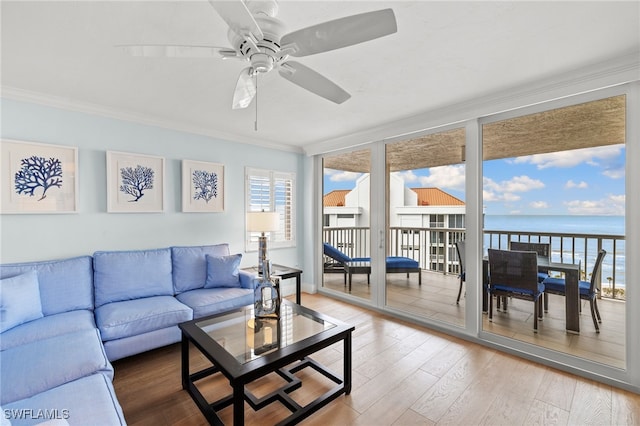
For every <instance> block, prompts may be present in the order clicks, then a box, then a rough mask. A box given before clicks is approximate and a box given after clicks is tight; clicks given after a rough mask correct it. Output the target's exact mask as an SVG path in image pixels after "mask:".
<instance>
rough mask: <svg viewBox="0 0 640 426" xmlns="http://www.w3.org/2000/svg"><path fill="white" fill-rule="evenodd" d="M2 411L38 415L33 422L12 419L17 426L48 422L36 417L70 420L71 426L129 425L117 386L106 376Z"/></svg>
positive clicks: (63, 387) (74, 383) (92, 377)
mask: <svg viewBox="0 0 640 426" xmlns="http://www.w3.org/2000/svg"><path fill="white" fill-rule="evenodd" d="M2 408H3V409H4V410H9V411H8V412H9V413H10V414H11V413H12V412H14V413H25V412H26V413H31V412H33V413H34V415H33V416H31V417H32V418H28V416H22V418H18V415H16V416H12V419H11V424H12V425H13V426H21V425H35V424H41V422H43V421H46V420H47V419H45V418H42V417H40V418H36V416H35V414H36V413H37V414H42V415H48V416H49V418H52V419H56V420H67V421H68V422H69V424H71V425H87V426H90V425H96V426H97V425H125V424H126V421H125V418H124V415H123V414H122V408H121V407H120V404H119V403H118V399H117V398H116V394H115V391H114V389H113V385H112V383H111V381H110V380H109V378H108V377H107V376H105V375H104V374H92V375H90V376H86V377H82V378H80V379H78V380H74V381H72V382H69V383H66V384H64V385H61V386H58V387H55V388H53V389H49V390H47V391H45V392H42V393H39V394H37V395H35V396H33V397H31V398H26V399H22V400H20V401H16V402H13V403H11V404H8V405H6V406H3V407H2ZM30 410H32V411H30ZM40 410H43V411H40ZM45 410H48V411H45ZM3 413H4V412H3ZM47 424H49V423H47ZM55 424H57V423H55Z"/></svg>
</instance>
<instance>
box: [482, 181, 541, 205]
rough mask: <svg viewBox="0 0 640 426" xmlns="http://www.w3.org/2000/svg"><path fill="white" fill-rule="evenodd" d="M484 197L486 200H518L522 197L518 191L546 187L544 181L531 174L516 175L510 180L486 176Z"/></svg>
mask: <svg viewBox="0 0 640 426" xmlns="http://www.w3.org/2000/svg"><path fill="white" fill-rule="evenodd" d="M483 183H484V190H483V194H484V195H483V197H484V198H483V199H484V200H485V201H518V200H520V199H521V198H522V197H520V196H519V195H517V193H518V192H528V191H531V190H534V189H542V188H544V183H543V182H542V181H540V180H538V179H531V178H530V177H529V176H524V175H523V176H514V177H513V178H511V179H510V180H503V181H501V182H496V181H494V180H493V179H491V178H488V177H485V178H484V181H483Z"/></svg>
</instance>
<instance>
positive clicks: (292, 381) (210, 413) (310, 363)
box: [183, 357, 351, 425]
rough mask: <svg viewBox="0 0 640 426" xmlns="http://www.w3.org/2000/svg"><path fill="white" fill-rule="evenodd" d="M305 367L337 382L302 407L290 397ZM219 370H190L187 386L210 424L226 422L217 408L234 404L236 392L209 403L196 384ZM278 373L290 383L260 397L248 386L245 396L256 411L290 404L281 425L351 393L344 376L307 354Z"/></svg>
mask: <svg viewBox="0 0 640 426" xmlns="http://www.w3.org/2000/svg"><path fill="white" fill-rule="evenodd" d="M306 367H311V368H313V369H314V370H316V371H317V372H319V373H320V374H322V375H323V376H325V377H326V378H328V379H330V380H331V381H333V382H335V383H336V384H337V385H338V386H336V387H334V388H333V389H331V390H330V391H328V392H326V393H324V394H323V395H321V396H319V397H318V398H316V399H315V400H313V401H312V402H310V403H309V404H307V405H306V406H304V407H303V406H301V405H299V404H298V403H297V402H296V401H295V400H294V399H293V398H291V397H290V396H289V394H290V393H291V392H293V391H294V390H296V389H299V388H300V387H301V386H302V381H301V380H300V379H299V378H298V377H296V376H295V373H297V372H298V371H300V370H303V369H304V368H306ZM217 373H220V371H219V370H218V369H217V368H216V367H211V368H208V369H206V370H203V371H199V372H197V373H194V374H190V375H189V379H188V382H187V383H186V386H187V387H186V388H185V390H187V391H188V392H189V394H190V395H191V397H192V398H193V399H194V401H195V402H196V404H197V405H198V407H199V408H200V411H202V414H203V415H204V416H205V417H206V419H207V421H208V422H209V423H210V424H212V425H223V423H222V421H221V420H220V418H219V417H218V415H217V414H216V412H217V411H220V410H222V409H224V408H226V407H228V406H229V405H232V404H235V403H236V400H235V396H234V395H233V394H231V395H228V396H226V397H224V398H221V399H219V400H217V401H215V402H212V403H209V402H207V400H206V398H205V397H204V396H203V395H202V393H200V391H199V390H198V388H197V387H196V385H195V382H196V381H198V380H201V379H204V378H206V377H209V376H211V375H213V374H217ZM275 373H277V374H278V375H279V376H280V377H282V378H283V379H284V380H285V381H286V382H287V383H286V384H285V385H283V386H282V387H280V388H279V389H276V390H274V391H272V392H271V393H269V394H267V395H264V396H263V397H261V398H258V397H256V396H255V395H253V394H252V393H251V392H249V391H248V390H247V389H246V388H245V389H244V397H243V400H244V401H246V402H248V403H249V405H250V406H251V408H253V409H254V410H255V411H258V410H260V409H262V408H264V407H266V406H267V405H269V404H271V403H273V402H276V401H279V402H280V403H282V405H284V406H285V407H287V408H288V409H289V411H291V412H292V414H291V416H289V417H287V418H286V419H284V420H282V421H281V422H279V423H278V425H294V424H297V423H299V422H301V421H302V420H304V419H306V418H307V417H309V416H310V415H311V414H313V413H315V412H316V411H318V410H319V409H320V408H322V407H324V406H325V405H327V404H328V403H329V402H331V401H333V400H334V399H336V398H337V397H338V396H340V395H342V394H343V393H344V394H347V395H348V394H349V393H351V389H349V391H348V392H347V390H346V388H345V386H344V380H342V378H340V377H339V376H337V375H336V374H333V373H332V372H330V371H329V370H327V369H326V368H325V367H324V366H322V365H321V364H319V363H318V362H316V361H314V360H312V359H311V358H308V357H307V358H304V359H302V360H301V361H299V362H297V363H296V364H294V365H292V366H289V367H287V368H280V369H278V370H276V371H275ZM183 387H184V384H183ZM240 404H242V401H240ZM234 424H235V422H234Z"/></svg>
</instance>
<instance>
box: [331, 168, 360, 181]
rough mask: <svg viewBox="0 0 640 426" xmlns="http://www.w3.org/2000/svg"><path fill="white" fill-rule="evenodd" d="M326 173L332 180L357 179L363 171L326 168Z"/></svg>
mask: <svg viewBox="0 0 640 426" xmlns="http://www.w3.org/2000/svg"><path fill="white" fill-rule="evenodd" d="M324 174H325V175H326V176H329V180H330V181H331V182H345V181H354V182H355V181H356V180H357V179H358V178H359V177H360V176H361V175H362V173H356V172H345V171H343V170H333V169H324Z"/></svg>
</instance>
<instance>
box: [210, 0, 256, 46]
mask: <svg viewBox="0 0 640 426" xmlns="http://www.w3.org/2000/svg"><path fill="white" fill-rule="evenodd" d="M209 3H211V6H213V8H214V9H215V10H216V12H218V15H220V17H221V18H222V19H223V20H224V21H225V22H226V23H227V25H229V28H231V30H232V31H233V32H235V33H236V34H238V35H241V36H248V35H249V34H251V35H253V37H254V38H255V40H256V41H257V40H262V38H263V37H264V35H263V34H262V30H261V29H260V27H259V26H258V23H257V22H256V20H255V19H253V16H252V15H251V12H250V11H249V9H247V6H246V5H245V4H244V2H243V1H241V0H233V1H229V0H227V1H216V0H209Z"/></svg>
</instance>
